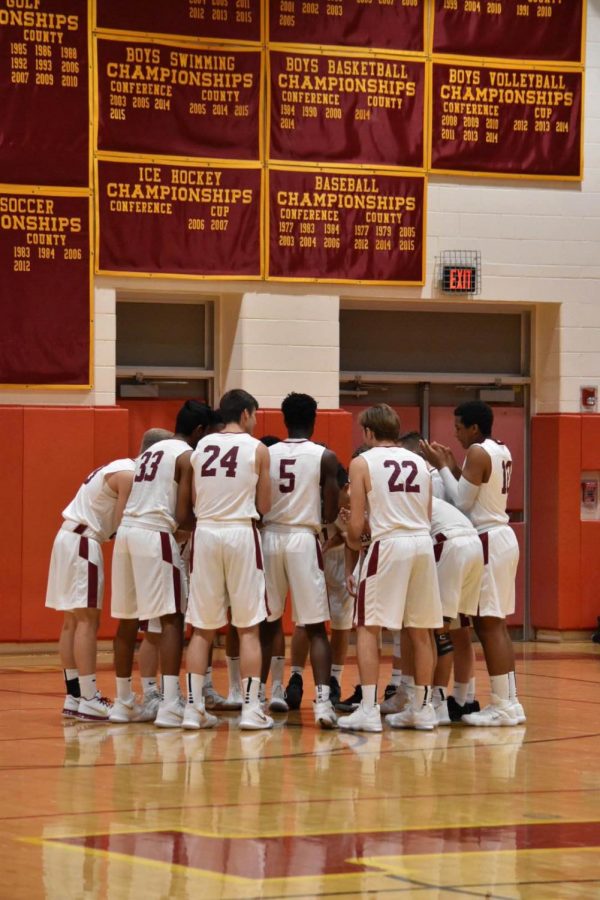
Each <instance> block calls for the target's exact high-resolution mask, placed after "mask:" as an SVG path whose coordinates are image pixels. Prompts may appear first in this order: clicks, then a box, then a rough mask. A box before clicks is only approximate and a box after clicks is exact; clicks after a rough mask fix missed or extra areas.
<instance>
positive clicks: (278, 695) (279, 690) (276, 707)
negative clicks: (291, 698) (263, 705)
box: [269, 682, 289, 712]
mask: <svg viewBox="0 0 600 900" xmlns="http://www.w3.org/2000/svg"><path fill="white" fill-rule="evenodd" d="M288 709H289V706H288V705H287V703H286V701H285V691H284V690H283V685H282V684H281V683H279V682H278V683H277V684H274V685H273V690H272V691H271V702H270V703H269V710H271V712H287V711H288Z"/></svg>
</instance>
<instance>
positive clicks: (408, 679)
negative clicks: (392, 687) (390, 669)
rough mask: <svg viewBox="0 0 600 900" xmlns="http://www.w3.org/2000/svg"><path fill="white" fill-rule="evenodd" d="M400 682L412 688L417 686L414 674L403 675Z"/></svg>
mask: <svg viewBox="0 0 600 900" xmlns="http://www.w3.org/2000/svg"><path fill="white" fill-rule="evenodd" d="M400 683H401V684H403V685H404V686H405V687H407V688H411V687H414V686H415V679H414V678H413V676H412V675H404V674H403V675H402V677H401V678H400Z"/></svg>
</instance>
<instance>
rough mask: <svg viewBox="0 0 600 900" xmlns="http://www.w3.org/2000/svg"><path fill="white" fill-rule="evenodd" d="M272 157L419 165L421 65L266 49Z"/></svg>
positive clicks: (379, 59) (388, 59)
mask: <svg viewBox="0 0 600 900" xmlns="http://www.w3.org/2000/svg"><path fill="white" fill-rule="evenodd" d="M269 59H270V70H271V104H270V108H271V128H270V134H271V150H270V157H271V158H272V159H286V160H298V161H306V162H308V161H310V162H330V163H331V162H340V163H347V162H351V163H368V164H371V165H388V166H413V167H417V168H421V169H422V168H423V165H424V160H423V151H424V146H423V103H424V99H423V98H424V96H425V63H424V62H421V61H420V60H414V59H412V60H411V59H405V60H402V59H399V58H395V59H394V58H382V57H379V58H377V59H372V58H371V59H356V58H352V57H343V56H331V55H318V56H317V55H313V54H311V55H309V54H305V53H285V52H279V51H271V53H270V55H269Z"/></svg>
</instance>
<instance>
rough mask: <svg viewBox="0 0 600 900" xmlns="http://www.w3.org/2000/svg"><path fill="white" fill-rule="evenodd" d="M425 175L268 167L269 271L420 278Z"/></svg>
mask: <svg viewBox="0 0 600 900" xmlns="http://www.w3.org/2000/svg"><path fill="white" fill-rule="evenodd" d="M424 182H425V179H424V178H423V177H422V176H411V175H405V174H398V175H396V174H395V175H391V174H387V173H386V174H382V173H376V172H369V171H368V170H366V169H363V170H360V171H356V172H353V173H351V174H349V173H344V174H341V173H340V172H339V171H338V172H332V171H325V170H321V171H319V172H314V171H307V170H306V169H303V170H300V169H291V168H286V169H283V168H281V169H280V168H271V169H270V170H269V235H268V247H269V264H268V276H269V277H270V278H274V279H278V280H289V281H311V280H315V279H318V280H319V281H335V282H344V281H365V282H369V283H384V284H422V283H423V249H424V244H423V231H424V218H425V210H424V204H425V199H424Z"/></svg>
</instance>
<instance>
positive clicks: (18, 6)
mask: <svg viewBox="0 0 600 900" xmlns="http://www.w3.org/2000/svg"><path fill="white" fill-rule="evenodd" d="M88 106H89V104H88V14H87V2H82V0H27V2H25V0H19V2H17V0H0V182H2V183H6V184H31V185H65V186H69V187H70V186H72V187H87V186H88V184H89V150H88V137H89V110H88Z"/></svg>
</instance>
